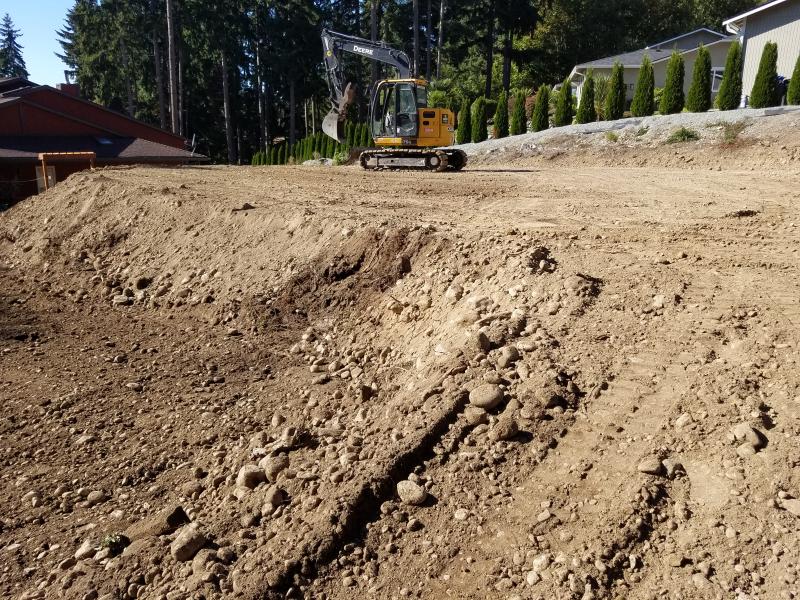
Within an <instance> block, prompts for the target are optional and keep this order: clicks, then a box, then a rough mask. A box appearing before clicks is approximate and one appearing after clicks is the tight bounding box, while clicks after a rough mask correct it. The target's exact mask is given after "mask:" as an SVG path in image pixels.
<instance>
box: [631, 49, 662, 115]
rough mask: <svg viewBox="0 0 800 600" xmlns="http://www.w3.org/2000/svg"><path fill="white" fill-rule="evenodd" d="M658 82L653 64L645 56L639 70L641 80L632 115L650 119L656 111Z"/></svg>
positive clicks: (632, 105)
mask: <svg viewBox="0 0 800 600" xmlns="http://www.w3.org/2000/svg"><path fill="white" fill-rule="evenodd" d="M655 87H656V80H655V74H654V73H653V63H652V62H651V61H650V57H649V56H647V55H645V57H644V58H643V59H642V66H641V67H640V68H639V80H638V81H637V82H636V92H634V95H633V104H631V114H633V116H634V117H649V116H650V115H652V114H653V113H654V112H655V110H656V105H655V95H654V94H655Z"/></svg>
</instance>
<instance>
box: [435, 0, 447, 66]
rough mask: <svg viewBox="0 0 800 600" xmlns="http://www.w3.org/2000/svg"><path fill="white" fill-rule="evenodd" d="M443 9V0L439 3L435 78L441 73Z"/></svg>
mask: <svg viewBox="0 0 800 600" xmlns="http://www.w3.org/2000/svg"><path fill="white" fill-rule="evenodd" d="M444 9H445V0H441V2H440V3H439V45H438V48H437V52H436V79H439V77H441V75H442V48H444Z"/></svg>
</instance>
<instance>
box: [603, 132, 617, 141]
mask: <svg viewBox="0 0 800 600" xmlns="http://www.w3.org/2000/svg"><path fill="white" fill-rule="evenodd" d="M606 139H607V140H608V141H609V142H611V143H612V144H616V143H617V142H618V141H619V134H618V133H615V132H613V131H606Z"/></svg>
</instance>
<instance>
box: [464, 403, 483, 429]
mask: <svg viewBox="0 0 800 600" xmlns="http://www.w3.org/2000/svg"><path fill="white" fill-rule="evenodd" d="M464 418H465V419H466V420H467V423H469V424H470V425H480V424H481V423H488V422H489V415H488V414H487V412H486V411H485V410H483V409H482V408H479V407H477V406H468V407H467V408H466V409H464Z"/></svg>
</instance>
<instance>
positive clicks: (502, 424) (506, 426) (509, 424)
mask: <svg viewBox="0 0 800 600" xmlns="http://www.w3.org/2000/svg"><path fill="white" fill-rule="evenodd" d="M518 433H519V425H518V424H517V421H516V420H515V419H513V418H511V417H504V418H502V419H499V420H498V421H497V424H496V425H495V426H494V427H493V428H492V429H491V430H490V431H489V439H490V440H492V441H493V442H496V441H501V440H510V439H511V438H513V437H514V436H516V435H517V434H518Z"/></svg>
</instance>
